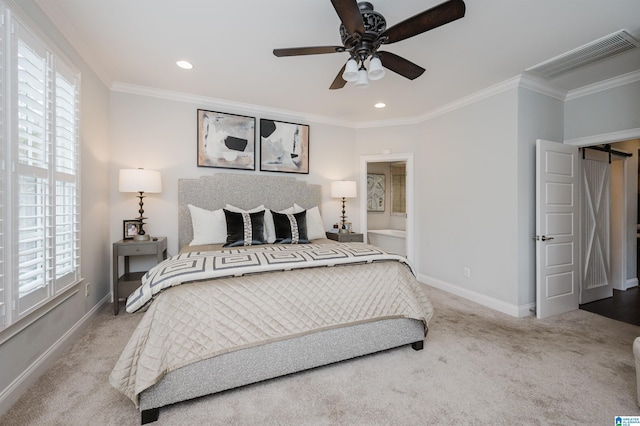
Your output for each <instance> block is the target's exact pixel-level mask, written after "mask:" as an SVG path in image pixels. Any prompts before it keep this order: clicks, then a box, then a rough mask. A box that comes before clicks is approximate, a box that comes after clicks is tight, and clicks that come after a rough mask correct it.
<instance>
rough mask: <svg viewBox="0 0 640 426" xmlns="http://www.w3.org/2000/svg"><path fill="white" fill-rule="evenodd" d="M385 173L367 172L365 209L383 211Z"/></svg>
mask: <svg viewBox="0 0 640 426" xmlns="http://www.w3.org/2000/svg"><path fill="white" fill-rule="evenodd" d="M385 180H386V177H385V175H379V174H375V173H367V211H370V212H383V211H384V193H385Z"/></svg>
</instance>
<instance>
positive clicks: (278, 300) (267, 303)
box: [109, 173, 433, 424]
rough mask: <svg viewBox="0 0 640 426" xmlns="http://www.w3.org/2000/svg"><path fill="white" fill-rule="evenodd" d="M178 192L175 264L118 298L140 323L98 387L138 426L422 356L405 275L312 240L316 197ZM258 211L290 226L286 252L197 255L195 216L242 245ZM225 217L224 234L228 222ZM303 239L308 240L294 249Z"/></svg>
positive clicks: (421, 324)
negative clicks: (316, 374) (345, 370)
mask: <svg viewBox="0 0 640 426" xmlns="http://www.w3.org/2000/svg"><path fill="white" fill-rule="evenodd" d="M178 192H179V200H178V204H179V205H178V221H179V224H178V226H179V237H178V242H179V246H180V247H181V253H180V254H179V255H177V256H172V257H171V258H169V259H167V260H166V261H164V262H162V263H161V264H160V265H158V266H156V267H154V268H153V269H152V270H150V271H149V273H148V274H147V275H146V276H145V278H144V279H143V286H141V287H140V288H139V289H138V290H136V291H135V292H134V293H132V295H131V296H130V297H129V298H128V300H127V311H128V312H131V311H135V310H138V309H141V310H146V312H145V313H144V316H143V318H142V319H141V321H140V323H139V325H138V327H137V328H136V330H135V331H134V333H133V335H132V337H131V339H130V340H129V343H128V344H127V347H126V348H125V349H124V351H123V352H122V355H121V356H120V359H119V360H118V362H117V363H116V366H115V367H114V369H113V371H112V373H111V375H110V377H109V381H110V383H111V384H112V385H113V386H114V387H115V388H116V389H118V390H120V391H121V392H123V393H124V394H125V395H127V396H128V397H129V398H130V399H131V400H132V401H133V403H135V404H136V405H137V406H138V407H139V408H140V411H141V421H142V424H145V423H149V422H153V421H156V420H157V419H158V416H159V410H160V408H161V407H164V406H166V405H170V404H174V403H177V402H181V401H185V400H189V399H192V398H197V397H201V396H204V395H209V394H212V393H216V392H221V391H224V390H228V389H232V388H236V387H240V386H244V385H248V384H251V383H256V382H260V381H263V380H267V379H271V378H275V377H279V376H284V375H287V374H292V373H295V372H299V371H303V370H307V369H311V368H315V367H319V366H323V365H327V364H331V363H335V362H339V361H344V360H347V359H351V358H355V357H359V356H363V355H367V354H371V353H374V352H379V351H382V350H387V349H391V348H396V347H399V346H405V345H411V346H412V347H413V349H415V350H420V349H422V348H423V342H424V339H425V337H426V334H427V331H428V321H429V319H430V318H431V316H432V313H433V311H432V307H431V304H430V303H429V300H428V298H427V297H426V295H425V293H424V289H423V287H422V285H421V284H419V283H418V282H417V281H416V279H415V276H414V274H413V271H412V270H411V265H410V264H409V263H408V262H407V261H406V259H404V258H402V257H401V256H398V255H392V254H388V253H385V252H384V251H383V250H381V249H379V248H377V247H374V246H370V245H367V244H363V243H350V244H344V243H342V244H340V243H337V242H335V241H331V240H328V239H324V238H320V237H321V235H320V233H319V232H320V231H322V230H323V229H324V228H323V225H322V223H321V222H320V223H318V217H320V213H319V206H320V205H321V200H322V190H321V187H320V186H319V185H311V184H307V183H306V182H304V181H301V180H298V179H296V178H295V177H291V176H286V177H284V176H265V175H244V174H225V173H217V174H215V175H212V176H206V177H202V178H199V179H180V180H179V182H178ZM260 206H265V207H266V208H267V209H270V210H271V211H273V213H272V214H273V221H275V222H276V223H278V220H280V221H281V222H282V220H284V221H286V220H290V224H291V226H290V229H289V234H287V236H288V237H289V240H291V239H294V242H297V243H298V244H274V243H273V241H269V242H271V244H262V245H250V246H244V245H242V246H238V247H229V248H225V249H220V246H219V245H208V244H200V243H203V242H207V241H205V239H202V238H200V236H201V235H202V224H198V223H197V221H196V219H197V218H198V215H200V214H204V213H202V212H207V214H213V212H219V211H220V210H221V209H223V208H225V207H227V208H232V207H233V208H235V209H237V211H239V212H241V213H237V214H240V215H242V218H243V220H245V222H244V225H245V227H244V232H245V234H244V238H245V241H246V238H248V237H247V232H250V231H247V226H246V225H247V223H249V224H250V225H252V224H254V223H255V222H256V221H257V220H254V219H255V218H254V215H257V216H260V217H262V216H261V215H264V214H266V213H260V212H262V211H263V210H260ZM256 207H259V208H257V209H256ZM294 207H295V208H294ZM197 209H202V210H201V211H200V210H197ZM251 209H253V210H254V211H253V212H251V213H250V211H251ZM229 211H230V210H228V209H227V211H226V212H225V213H224V214H225V215H227V216H226V219H227V225H228V229H227V231H228V232H231V228H232V225H231V222H229V221H230V220H231V219H230V218H233V220H235V218H236V217H237V214H235V213H233V214H232V213H229ZM276 212H285V213H281V214H279V213H276ZM303 212H304V213H303ZM192 213H193V217H192ZM276 216H277V217H276ZM206 217H212V216H206ZM296 220H297V222H296ZM247 221H248V222H247ZM281 222H280V224H281V226H280V228H279V229H278V232H279V234H282V232H281V231H282V223H281ZM264 223H265V226H264V228H260V229H258V228H255V229H254V228H252V226H249V228H251V229H253V233H254V236H255V235H257V234H258V232H264V236H265V239H266V236H267V234H269V232H270V231H268V230H267V228H268V226H267V225H266V223H267V221H266V220H265V222H264ZM296 224H298V225H300V230H298V229H297V226H296ZM194 226H195V227H196V230H195V231H194ZM318 227H320V228H322V229H320V230H319V229H317V228H318ZM276 228H278V225H276ZM307 228H308V229H307ZM294 229H295V232H294ZM303 230H304V233H303ZM272 231H273V230H271V232H272ZM298 231H299V232H298ZM248 235H251V233H249V234H248ZM260 235H262V234H260ZM303 236H304V237H307V236H313V237H316V238H311V239H310V240H309V241H307V239H306V238H300V240H299V241H298V237H303ZM278 237H281V235H278ZM280 240H281V241H284V242H291V241H289V240H287V239H283V238H280ZM194 242H195V243H197V244H192V243H194ZM212 265H215V266H212ZM178 284H180V285H178Z"/></svg>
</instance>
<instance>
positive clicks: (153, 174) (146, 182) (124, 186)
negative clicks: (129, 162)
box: [118, 169, 162, 192]
mask: <svg viewBox="0 0 640 426" xmlns="http://www.w3.org/2000/svg"><path fill="white" fill-rule="evenodd" d="M118 189H119V191H120V192H162V180H161V178H160V172H159V171H157V170H145V169H121V170H120V179H119V184H118Z"/></svg>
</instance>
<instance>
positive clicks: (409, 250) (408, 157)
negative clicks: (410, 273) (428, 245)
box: [360, 153, 415, 261]
mask: <svg viewBox="0 0 640 426" xmlns="http://www.w3.org/2000/svg"><path fill="white" fill-rule="evenodd" d="M394 174H395V175H397V176H396V177H395V179H394V177H393V176H394ZM401 174H402V175H403V176H402V177H403V178H402V179H400V175H401ZM372 180H376V183H377V184H378V186H377V191H376V194H375V196H372V197H368V196H367V192H368V191H367V190H366V188H368V186H369V183H371V182H372ZM394 185H395V191H394ZM413 185H414V182H413V154H411V153H406V154H382V155H365V156H362V157H360V188H362V194H363V195H362V196H361V197H360V223H361V226H362V230H363V231H362V232H363V234H364V235H365V242H370V235H369V234H370V233H369V230H376V231H379V232H375V233H372V234H371V237H373V238H378V239H379V241H383V242H384V244H385V245H387V244H388V245H389V247H390V250H389V251H392V252H396V253H398V254H402V255H404V256H406V257H407V259H409V261H413V244H414V238H413V233H414V217H415V215H414V199H413V192H414V190H413V188H414V186H413ZM400 187H402V189H403V193H402V194H400ZM366 191H367V192H366ZM374 198H375V200H374ZM394 201H395V203H394ZM400 205H402V206H403V208H402V209H401V208H400ZM402 210H404V211H402ZM393 231H397V232H393ZM398 244H401V245H402V246H403V247H398ZM381 246H382V247H383V248H385V247H384V246H383V245H382V244H381Z"/></svg>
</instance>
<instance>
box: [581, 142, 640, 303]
mask: <svg viewBox="0 0 640 426" xmlns="http://www.w3.org/2000/svg"><path fill="white" fill-rule="evenodd" d="M638 147H640V140H629V141H623V142H618V143H614V144H609V145H595V146H589V147H585V148H587V149H586V150H585V148H583V151H586V154H587V159H586V160H585V154H584V153H583V154H582V158H583V160H582V162H583V164H582V169H583V180H582V184H583V188H584V187H585V186H588V185H587V180H588V173H587V170H591V171H590V173H592V175H591V176H593V173H594V170H595V169H593V164H597V163H598V161H595V162H594V161H593V160H596V158H595V157H594V155H596V154H599V155H600V156H601V157H602V158H599V159H598V160H599V164H601V165H605V166H606V167H607V168H606V174H602V176H603V177H605V178H607V179H608V180H609V184H608V185H607V189H608V190H609V196H608V200H607V205H606V207H607V208H608V211H607V212H606V214H607V215H608V217H606V216H601V215H600V214H599V212H597V211H596V208H594V207H595V204H593V203H594V202H595V200H594V199H591V198H592V196H593V194H595V192H593V191H589V190H586V191H585V190H584V189H583V196H582V198H583V199H582V206H583V207H582V219H581V220H582V231H581V234H582V244H581V245H582V250H583V252H582V256H581V257H582V259H581V265H582V268H581V274H582V277H581V296H580V305H581V306H582V305H584V304H589V303H591V302H595V301H599V300H609V299H611V298H612V296H613V294H614V292H615V291H623V292H624V291H626V290H627V289H629V288H632V287H636V286H637V285H638V278H637V275H638V268H637V256H638V250H637V248H638V247H637V223H636V222H637V221H636V218H637V216H638V211H637V208H638V200H639V198H638V178H639V176H640V174H639V172H638V155H632V153H635V154H637V153H638ZM596 149H597V150H600V152H597V151H595V150H596ZM608 152H610V153H611V154H608ZM590 156H591V161H590V160H589V157H590ZM585 161H586V162H587V163H591V166H590V167H591V169H589V168H588V167H587V168H585V167H586V166H588V164H585ZM602 170H605V169H602ZM603 173H605V172H603ZM603 182H604V180H603ZM603 193H604V192H603V191H601V192H600V194H603ZM604 219H607V220H606V221H605V220H604ZM609 221H610V225H609V226H608V227H606V229H605V226H604V223H605V222H609ZM600 222H601V223H602V225H600V224H599V223H600ZM607 234H608V235H607ZM598 239H600V240H601V241H599V242H598V243H599V244H598V245H596V244H594V242H596V240H598ZM605 242H606V244H603V243H605ZM594 254H595V256H594ZM594 260H595V261H594Z"/></svg>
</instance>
